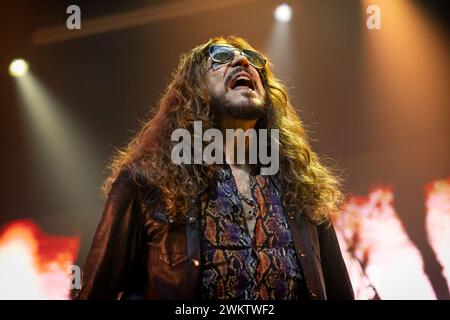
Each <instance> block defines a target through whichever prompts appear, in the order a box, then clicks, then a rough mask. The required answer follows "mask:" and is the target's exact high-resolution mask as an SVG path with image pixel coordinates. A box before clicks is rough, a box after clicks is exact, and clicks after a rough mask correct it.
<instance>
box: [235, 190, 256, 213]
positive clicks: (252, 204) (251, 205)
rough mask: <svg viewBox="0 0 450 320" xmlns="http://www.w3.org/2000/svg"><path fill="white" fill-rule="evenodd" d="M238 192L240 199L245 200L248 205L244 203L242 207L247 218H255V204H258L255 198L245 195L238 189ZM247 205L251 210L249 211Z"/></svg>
mask: <svg viewBox="0 0 450 320" xmlns="http://www.w3.org/2000/svg"><path fill="white" fill-rule="evenodd" d="M237 192H238V195H239V199H241V200H243V201H244V202H245V204H246V205H245V204H244V203H243V204H242V207H243V209H244V215H245V216H246V217H247V218H253V217H254V212H255V205H256V202H255V200H254V199H252V198H249V197H247V196H245V195H244V194H242V193H241V192H240V191H239V190H237ZM245 207H249V208H250V210H248V211H247V210H246V208H245Z"/></svg>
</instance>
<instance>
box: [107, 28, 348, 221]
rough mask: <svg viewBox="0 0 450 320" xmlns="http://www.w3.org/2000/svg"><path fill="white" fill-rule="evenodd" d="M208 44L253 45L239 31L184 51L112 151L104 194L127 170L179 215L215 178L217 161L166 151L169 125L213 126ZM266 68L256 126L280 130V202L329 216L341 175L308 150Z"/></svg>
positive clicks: (320, 217)
mask: <svg viewBox="0 0 450 320" xmlns="http://www.w3.org/2000/svg"><path fill="white" fill-rule="evenodd" d="M214 43H228V44H230V45H232V46H234V47H236V48H240V49H251V50H255V49H253V48H252V47H251V46H250V45H249V44H248V43H247V42H246V41H245V40H244V39H242V38H240V37H234V36H231V37H215V38H212V39H210V40H209V41H208V42H207V43H205V44H202V45H199V46H197V47H195V48H194V49H192V50H191V51H190V52H188V53H186V54H184V55H182V56H181V59H180V62H179V64H178V67H177V69H176V70H175V72H174V73H173V74H172V81H171V83H170V84H169V85H168V87H167V90H166V91H165V93H164V94H163V95H162V97H161V98H160V100H159V102H158V103H157V105H156V106H155V107H154V108H153V109H151V111H150V115H149V119H148V120H147V121H145V122H143V124H142V127H141V128H140V130H139V131H138V132H137V134H136V135H135V136H134V137H133V138H132V139H131V141H130V142H129V143H128V145H127V146H126V147H125V148H123V149H121V150H118V151H117V152H116V154H115V155H114V157H113V159H112V161H111V164H110V166H109V170H110V174H109V176H108V178H107V179H106V180H105V182H104V184H103V186H102V190H103V193H104V195H108V193H109V191H110V189H111V185H112V183H113V182H114V181H115V180H116V178H117V176H118V175H119V174H120V172H121V171H123V170H129V171H130V172H131V173H132V176H133V179H134V181H135V182H136V183H138V184H140V185H142V184H148V185H152V186H153V187H154V190H156V192H157V193H158V197H159V199H160V200H161V204H162V205H163V206H164V208H165V210H166V211H167V213H168V214H169V215H170V216H171V217H172V218H174V219H178V218H181V217H183V216H184V215H185V214H186V213H187V211H188V210H189V208H190V207H191V205H192V199H194V197H196V196H198V195H200V194H202V193H205V191H206V190H207V188H208V187H209V186H211V185H213V184H214V176H215V169H216V168H215V165H207V164H174V163H173V162H172V160H171V158H170V155H171V150H172V148H173V146H174V145H175V144H176V142H173V141H171V134H172V132H173V131H174V130H175V129H178V128H184V129H187V130H188V131H189V132H191V134H192V133H193V123H194V121H202V127H203V130H206V129H209V128H214V127H215V125H216V119H215V115H214V110H213V108H212V107H211V104H210V97H209V94H208V89H207V84H206V83H205V74H206V71H207V57H208V49H209V46H210V45H211V44H214ZM270 68H271V64H270V62H269V60H268V63H267V64H266V66H265V67H264V69H262V70H260V76H261V79H262V82H263V85H264V87H265V89H266V93H268V99H267V100H268V103H269V107H268V109H267V113H266V115H265V116H264V117H263V119H259V120H258V122H257V127H259V128H266V129H274V128H276V129H279V156H280V167H279V172H278V174H277V180H278V185H279V186H280V189H281V190H280V191H281V195H282V200H283V205H284V208H285V210H287V212H295V213H298V214H306V215H307V216H308V217H309V218H310V219H311V220H312V221H313V222H315V223H317V224H320V223H322V222H325V221H329V217H330V214H332V213H335V212H337V210H338V207H339V205H340V203H341V201H342V199H343V195H342V193H341V191H340V178H339V177H338V176H337V175H336V174H333V173H331V170H330V169H328V168H327V167H326V166H325V165H323V164H322V163H321V161H320V159H319V157H318V155H317V154H316V153H315V152H314V151H313V150H312V149H311V146H310V144H309V142H308V138H307V134H306V131H305V128H304V126H303V124H302V121H301V120H300V118H299V117H298V115H297V113H296V112H295V109H294V108H293V106H292V105H291V103H290V101H289V99H288V95H287V90H286V89H285V87H284V86H283V85H282V83H281V82H280V81H279V80H278V79H276V78H275V77H274V75H273V73H272V71H271V70H270Z"/></svg>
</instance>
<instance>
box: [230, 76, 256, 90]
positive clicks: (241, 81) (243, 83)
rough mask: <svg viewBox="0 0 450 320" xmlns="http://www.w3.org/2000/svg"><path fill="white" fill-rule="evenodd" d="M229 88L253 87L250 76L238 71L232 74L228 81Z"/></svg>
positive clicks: (252, 88)
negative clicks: (234, 74)
mask: <svg viewBox="0 0 450 320" xmlns="http://www.w3.org/2000/svg"><path fill="white" fill-rule="evenodd" d="M230 88H231V89H233V90H236V89H251V90H254V89H255V85H254V84H253V80H252V78H251V77H250V76H249V74H248V73H246V72H240V73H238V74H237V75H236V76H234V77H233V78H232V79H231V81H230Z"/></svg>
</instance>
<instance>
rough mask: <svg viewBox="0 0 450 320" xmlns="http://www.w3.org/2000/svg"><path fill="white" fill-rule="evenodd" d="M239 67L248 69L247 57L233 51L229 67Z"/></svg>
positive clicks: (237, 51)
mask: <svg viewBox="0 0 450 320" xmlns="http://www.w3.org/2000/svg"><path fill="white" fill-rule="evenodd" d="M239 65H241V66H244V67H246V68H248V67H249V66H250V63H249V62H248V59H247V57H246V56H244V54H243V53H242V52H241V51H239V50H235V51H234V57H233V60H232V61H231V66H232V67H235V66H239Z"/></svg>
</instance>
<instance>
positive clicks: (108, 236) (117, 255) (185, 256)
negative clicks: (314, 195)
mask: <svg viewBox="0 0 450 320" xmlns="http://www.w3.org/2000/svg"><path fill="white" fill-rule="evenodd" d="M275 182H276V181H275ZM198 202H199V201H198V199H194V200H193V202H192V209H191V210H190V212H189V214H188V215H187V216H186V218H185V219H184V220H183V221H181V222H178V221H177V222H176V221H172V220H171V219H169V218H168V216H167V215H166V214H165V213H164V212H162V211H158V210H155V209H154V208H155V206H154V203H155V197H154V192H152V190H151V188H149V187H146V188H144V187H140V186H138V185H137V184H136V183H134V182H133V179H132V177H131V174H130V172H128V171H124V172H122V173H121V174H120V175H119V176H118V178H117V179H116V181H115V182H114V184H113V186H112V189H111V191H110V193H109V195H108V199H107V202H106V205H105V208H104V212H103V216H102V219H101V221H100V223H99V225H98V227H97V231H96V233H95V236H94V241H93V243H92V246H91V249H90V252H89V254H88V257H87V259H86V262H85V265H84V269H83V280H82V288H81V290H80V292H79V293H78V295H77V298H78V299H117V298H122V299H139V298H143V299H200V298H201V292H200V288H201V286H200V284H201V252H200V248H201V245H200V241H201V232H200V221H199V220H200V211H201V210H200V208H199V204H198ZM288 217H289V218H288V221H289V227H290V230H291V233H292V236H293V240H294V245H295V248H296V251H297V256H298V260H299V261H300V263H301V266H302V269H303V273H304V277H305V282H306V285H307V289H308V292H309V296H310V298H311V299H313V300H318V299H353V290H352V286H351V283H350V279H349V276H348V273H347V269H346V267H345V264H344V261H343V259H342V255H341V251H340V248H339V244H338V241H337V238H336V234H335V231H334V229H333V226H332V225H331V226H330V227H326V226H325V225H320V226H316V225H315V224H313V223H312V222H310V221H309V220H308V219H306V218H305V217H304V215H298V214H293V213H289V214H288Z"/></svg>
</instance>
